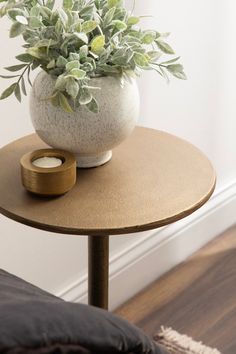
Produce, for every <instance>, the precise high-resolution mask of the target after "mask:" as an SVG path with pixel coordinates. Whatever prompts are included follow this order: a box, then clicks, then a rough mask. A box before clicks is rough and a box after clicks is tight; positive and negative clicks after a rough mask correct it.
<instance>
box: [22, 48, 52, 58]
mask: <svg viewBox="0 0 236 354" xmlns="http://www.w3.org/2000/svg"><path fill="white" fill-rule="evenodd" d="M42 49H44V48H36V47H32V48H28V49H27V53H28V54H29V55H31V56H32V57H33V58H37V59H47V56H46V51H43V50H42Z"/></svg>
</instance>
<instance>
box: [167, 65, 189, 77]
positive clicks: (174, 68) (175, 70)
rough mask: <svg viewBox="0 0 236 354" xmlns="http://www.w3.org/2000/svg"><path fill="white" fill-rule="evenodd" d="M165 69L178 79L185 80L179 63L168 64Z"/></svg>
mask: <svg viewBox="0 0 236 354" xmlns="http://www.w3.org/2000/svg"><path fill="white" fill-rule="evenodd" d="M166 69H167V70H168V71H169V72H170V73H171V74H172V75H174V76H175V77H177V78H178V79H181V80H187V76H186V75H185V73H184V71H183V70H184V69H183V66H182V65H181V64H171V65H168V66H167V67H166Z"/></svg>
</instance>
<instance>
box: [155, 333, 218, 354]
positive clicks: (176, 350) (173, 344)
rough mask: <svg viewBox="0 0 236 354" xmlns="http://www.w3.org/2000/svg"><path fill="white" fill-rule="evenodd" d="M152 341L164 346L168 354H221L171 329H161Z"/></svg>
mask: <svg viewBox="0 0 236 354" xmlns="http://www.w3.org/2000/svg"><path fill="white" fill-rule="evenodd" d="M154 340H155V341H156V342H157V343H158V344H161V345H162V346H164V347H165V348H166V349H167V350H168V351H169V353H170V354H221V353H220V352H219V350H217V349H213V348H210V347H207V346H206V345H204V344H202V342H196V341H194V340H193V339H192V338H190V337H188V336H186V335H182V334H179V333H178V332H176V331H174V330H173V329H172V328H165V327H161V331H160V332H159V333H158V334H157V335H156V336H155V337H154Z"/></svg>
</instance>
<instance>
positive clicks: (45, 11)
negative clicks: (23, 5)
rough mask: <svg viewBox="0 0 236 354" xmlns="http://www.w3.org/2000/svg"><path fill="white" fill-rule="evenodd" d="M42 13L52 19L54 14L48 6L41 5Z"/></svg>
mask: <svg viewBox="0 0 236 354" xmlns="http://www.w3.org/2000/svg"><path fill="white" fill-rule="evenodd" d="M40 13H41V15H42V16H43V17H44V18H46V19H50V18H51V16H52V11H51V10H50V9H49V8H48V7H46V6H40Z"/></svg>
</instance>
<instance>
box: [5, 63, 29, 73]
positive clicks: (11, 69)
mask: <svg viewBox="0 0 236 354" xmlns="http://www.w3.org/2000/svg"><path fill="white" fill-rule="evenodd" d="M26 65H27V64H19V65H13V66H7V67H5V68H4V69H6V70H8V71H12V72H14V71H19V70H21V69H23V68H24V67H25V66H26Z"/></svg>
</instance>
